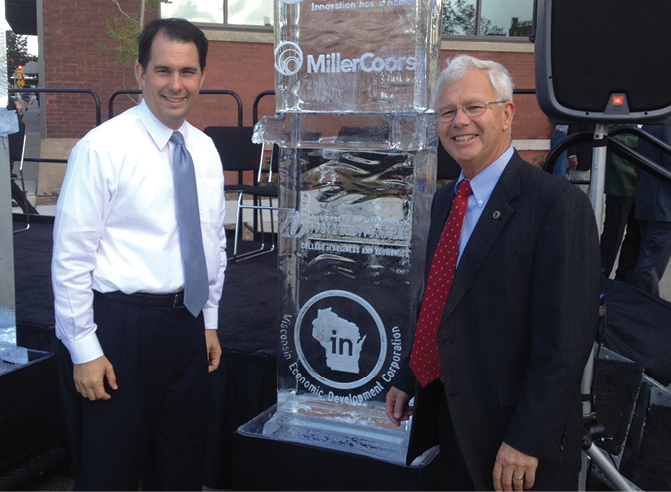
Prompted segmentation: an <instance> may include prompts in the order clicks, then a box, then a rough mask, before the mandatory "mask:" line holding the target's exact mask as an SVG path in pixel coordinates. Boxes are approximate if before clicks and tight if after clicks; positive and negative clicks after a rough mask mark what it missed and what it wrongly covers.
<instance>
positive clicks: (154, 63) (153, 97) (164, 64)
mask: <svg viewBox="0 0 671 492" xmlns="http://www.w3.org/2000/svg"><path fill="white" fill-rule="evenodd" d="M135 73H136V74H137V78H138V80H139V81H140V84H141V85H142V96H143V97H144V100H145V102H146V103H147V106H148V107H149V109H150V111H151V112H152V113H153V114H154V116H156V117H157V118H158V119H159V120H161V122H162V123H163V124H164V125H166V126H167V127H169V128H171V129H173V130H177V129H178V128H179V127H181V126H182V124H183V123H184V120H185V119H186V116H187V115H188V114H189V111H191V108H192V107H193V105H194V104H196V100H197V99H198V93H199V91H200V88H201V87H202V85H203V81H204V80H205V73H204V71H203V70H201V69H200V64H199V61H198V49H197V48H196V45H195V44H194V43H191V42H189V43H184V42H181V41H176V40H171V39H167V38H165V37H164V36H162V35H161V34H160V33H159V34H158V35H157V36H156V37H155V38H154V41H153V43H152V47H151V58H150V59H149V63H147V70H146V71H145V70H143V68H142V65H140V64H139V63H138V64H137V65H136V66H135Z"/></svg>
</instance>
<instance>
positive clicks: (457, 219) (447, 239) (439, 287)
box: [410, 179, 473, 388]
mask: <svg viewBox="0 0 671 492" xmlns="http://www.w3.org/2000/svg"><path fill="white" fill-rule="evenodd" d="M472 192H473V191H472V190H471V183H470V181H469V180H467V179H465V180H463V181H462V182H461V183H460V185H459V191H458V192H457V194H456V196H455V197H454V201H453V202H452V209H451V210H450V216H449V217H448V218H447V222H445V227H444V228H443V232H442V233H441V235H440V240H439V241H438V246H437V247H436V251H435V253H434V255H433V260H432V261H431V269H430V270H429V279H428V280H427V282H426V289H425V291H424V301H423V302H422V310H421V312H420V315H419V321H418V322H417V330H416V332H415V343H414V345H413V347H412V353H411V355H410V367H411V369H412V372H414V373H415V376H416V377H417V380H418V381H419V384H421V385H422V388H424V387H425V386H426V385H427V384H429V383H430V382H432V381H435V380H436V379H438V378H439V377H440V376H441V375H442V369H441V367H440V351H439V350H438V326H439V325H440V319H441V318H442V316H443V310H444V309H445V301H447V295H448V294H449V292H450V286H451V285H452V279H453V278H454V271H455V270H456V268H457V256H458V255H459V239H460V238H461V226H462V224H463V223H464V215H466V207H467V205H468V196H469V195H470V194H471V193H472Z"/></svg>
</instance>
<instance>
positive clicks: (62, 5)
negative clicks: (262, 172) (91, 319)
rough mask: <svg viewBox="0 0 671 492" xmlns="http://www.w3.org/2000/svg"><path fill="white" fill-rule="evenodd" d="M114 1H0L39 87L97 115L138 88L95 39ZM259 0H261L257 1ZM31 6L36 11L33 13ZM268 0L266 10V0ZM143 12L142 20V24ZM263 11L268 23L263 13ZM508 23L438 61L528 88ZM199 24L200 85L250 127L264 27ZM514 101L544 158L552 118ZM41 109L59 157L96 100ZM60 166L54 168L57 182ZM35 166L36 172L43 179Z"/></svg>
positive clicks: (269, 51)
mask: <svg viewBox="0 0 671 492" xmlns="http://www.w3.org/2000/svg"><path fill="white" fill-rule="evenodd" d="M116 1H117V0H114V1H113V0H28V1H26V0H6V11H7V19H8V21H9V23H10V25H11V26H12V28H13V29H14V30H15V32H16V33H17V34H37V35H38V36H39V47H40V52H39V64H40V72H41V73H40V81H41V84H42V85H41V87H44V88H49V89H62V88H67V89H82V88H84V89H89V90H91V91H93V92H94V93H95V94H96V95H97V96H98V97H99V100H100V107H101V120H102V121H105V120H106V119H107V118H108V116H107V115H108V101H109V99H110V96H111V95H112V93H114V92H115V91H118V90H123V89H137V85H136V84H135V80H134V71H133V68H132V66H130V64H127V65H126V66H120V65H115V60H116V54H115V53H114V52H112V51H109V50H105V49H103V48H101V47H100V46H99V44H100V43H106V44H113V41H112V40H111V39H110V37H109V36H108V32H107V23H108V22H109V21H111V20H112V19H113V18H114V17H115V15H116V16H118V15H120V9H124V10H125V11H126V12H129V13H132V12H135V11H137V10H139V8H138V4H139V2H138V1H137V0H118V6H117V5H116V3H115V2H116ZM180 1H181V2H184V1H185V0H177V1H173V4H177V5H178V6H179V4H180ZM222 1H223V0H222ZM472 1H475V0H472ZM263 2H268V0H261V1H260V2H259V3H263ZM478 2H479V3H481V2H482V0H478ZM191 3H193V2H191ZM33 4H34V9H35V10H34V12H31V10H32V7H31V5H33ZM224 5H228V3H224ZM270 5H271V7H270V8H271V9H272V2H271V3H270ZM163 8H164V9H165V8H167V7H163ZM172 8H174V7H172ZM271 12H272V11H271ZM154 15H156V14H154ZM164 15H166V13H165V12H164ZM150 18H151V17H148V18H146V19H145V22H146V21H148V20H149V19H150ZM225 19H226V17H225ZM265 19H266V23H267V22H268V20H267V19H268V17H267V16H266V17H265ZM194 20H196V19H194ZM513 21H514V22H513V25H511V29H510V34H512V35H511V36H444V37H443V39H442V42H441V56H442V59H443V63H442V66H441V67H444V65H445V62H444V60H446V59H448V58H451V57H452V56H454V55H456V54H460V53H467V54H471V55H473V56H477V57H481V58H489V59H493V60H496V61H498V62H501V63H502V64H503V65H505V66H506V67H507V68H508V69H509V70H510V72H511V73H512V75H513V79H514V81H515V85H516V88H520V89H533V88H534V87H535V82H534V45H533V44H532V43H531V42H529V41H528V39H527V38H525V37H522V36H518V37H515V36H514V34H516V33H518V31H519V32H520V33H526V31H525V29H524V28H521V27H520V25H522V24H523V23H521V22H520V20H519V19H518V18H517V17H514V18H513ZM197 24H198V25H199V26H200V27H201V28H202V29H203V31H204V32H205V34H206V36H207V37H208V39H209V40H210V52H209V55H208V66H207V76H206V80H205V84H204V86H203V89H205V90H217V89H225V90H230V91H234V92H235V93H237V94H238V95H239V96H240V99H241V101H242V106H243V124H244V125H252V123H253V116H252V106H253V103H254V100H255V98H256V97H257V95H258V94H259V93H261V92H262V91H268V90H273V89H274V67H273V63H274V58H273V49H274V47H273V40H274V38H273V32H272V27H268V26H266V27H264V26H239V25H230V24H229V25H227V24H223V25H222V24H216V23H198V22H197ZM478 29H480V28H478ZM21 30H23V32H20V31H21ZM31 30H32V31H33V32H31ZM513 30H514V31H515V32H513ZM131 104H134V103H133V101H131V99H130V97H129V96H127V95H122V96H118V97H116V99H115V100H114V104H113V112H114V114H119V113H120V112H121V111H123V110H124V109H126V108H128V107H129V106H130V105H131ZM516 105H517V113H516V116H515V120H514V123H513V138H514V144H515V146H516V147H517V148H518V150H520V152H521V153H522V155H523V156H524V157H525V158H526V159H527V160H532V159H533V158H534V157H535V156H545V155H546V154H547V151H548V149H549V136H550V134H551V132H552V125H550V124H549V123H548V121H547V118H546V117H545V115H544V114H543V113H542V112H541V111H540V109H539V108H538V104H537V102H536V97H535V96H534V95H526V94H525V95H517V96H516ZM42 109H43V111H42V126H43V128H42V136H43V145H42V157H66V156H67V153H68V152H69V149H70V148H71V147H72V145H74V142H75V141H76V140H77V139H79V138H81V137H82V136H83V135H84V134H85V133H86V132H87V131H88V130H90V129H91V128H93V127H94V126H95V124H96V106H95V100H94V98H93V96H92V95H90V94H88V93H74V94H72V93H69V94H51V93H50V94H46V95H44V96H43V99H42ZM274 113H275V105H274V99H273V98H272V97H264V98H263V99H261V102H260V104H259V108H258V114H259V117H262V116H264V115H269V114H274ZM190 121H191V122H192V123H193V124H194V125H196V126H197V127H199V128H201V129H202V128H204V127H206V126H208V125H236V124H237V105H236V103H235V100H234V99H233V98H232V97H230V96H228V95H203V96H201V98H200V99H199V101H198V103H197V105H196V106H195V107H194V110H193V112H192V116H191V117H190ZM50 153H53V154H60V155H53V154H50ZM51 169H52V170H53V169H54V167H53V166H52V167H51ZM61 171H63V170H60V171H59V170H56V171H54V174H55V176H54V178H53V179H54V180H55V181H56V182H57V181H58V179H59V175H60V174H61ZM42 174H43V173H42V170H41V171H40V176H41V179H42ZM46 174H48V173H45V176H46ZM50 186H51V187H54V186H56V185H54V184H52V185H50ZM41 187H42V188H44V187H43V186H41ZM44 192H45V193H48V192H47V191H44Z"/></svg>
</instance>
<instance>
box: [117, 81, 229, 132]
mask: <svg viewBox="0 0 671 492" xmlns="http://www.w3.org/2000/svg"><path fill="white" fill-rule="evenodd" d="M122 94H142V91H141V90H139V89H124V90H118V91H115V92H113V93H112V95H111V96H110V98H109V102H108V103H107V113H108V117H109V119H112V118H114V100H115V99H116V98H117V97H118V96H120V95H122ZM200 94H224V95H228V96H231V97H233V98H234V99H235V101H236V103H237V105H238V126H242V99H240V96H238V94H236V93H235V92H233V91H229V90H225V89H208V90H202V91H200Z"/></svg>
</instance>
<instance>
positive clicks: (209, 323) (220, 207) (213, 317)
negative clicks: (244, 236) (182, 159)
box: [203, 144, 227, 330]
mask: <svg viewBox="0 0 671 492" xmlns="http://www.w3.org/2000/svg"><path fill="white" fill-rule="evenodd" d="M211 154H212V157H211V160H212V165H213V166H216V168H217V170H222V171H218V172H221V175H222V179H221V189H220V190H218V194H219V196H221V197H222V199H221V201H220V202H216V203H217V205H216V206H217V210H216V211H215V212H216V216H217V218H218V219H217V221H216V223H215V234H214V237H216V238H217V240H218V251H219V263H218V267H217V275H216V281H215V282H214V283H211V284H210V295H209V297H208V299H207V302H206V303H205V307H204V308H203V320H204V322H205V329H206V330H216V329H217V328H218V327H219V302H220V300H221V294H222V291H223V286H224V277H225V272H226V264H227V259H226V230H225V229H224V220H225V218H226V196H225V194H224V181H223V167H222V164H221V159H220V158H219V153H218V152H217V150H216V149H215V148H214V144H212V151H211ZM213 206H215V205H213ZM203 237H208V236H207V235H204V236H203Z"/></svg>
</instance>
